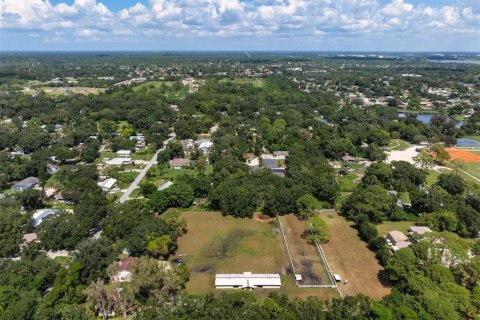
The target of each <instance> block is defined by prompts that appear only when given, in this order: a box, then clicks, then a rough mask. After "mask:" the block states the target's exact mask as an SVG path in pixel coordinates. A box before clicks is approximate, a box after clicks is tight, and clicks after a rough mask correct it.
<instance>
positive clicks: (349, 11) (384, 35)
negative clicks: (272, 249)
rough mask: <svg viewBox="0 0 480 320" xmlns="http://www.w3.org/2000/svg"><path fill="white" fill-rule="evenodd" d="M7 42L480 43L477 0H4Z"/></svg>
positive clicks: (386, 47)
mask: <svg viewBox="0 0 480 320" xmlns="http://www.w3.org/2000/svg"><path fill="white" fill-rule="evenodd" d="M0 6H1V8H0V12H1V14H0V49H2V50H319V51H322V50H349V51H378V50H381V51H480V1H479V0H455V1H446V0H435V1H434V0H420V1H413V0H411V1H408V0H103V1H102V0H2V2H1V4H0Z"/></svg>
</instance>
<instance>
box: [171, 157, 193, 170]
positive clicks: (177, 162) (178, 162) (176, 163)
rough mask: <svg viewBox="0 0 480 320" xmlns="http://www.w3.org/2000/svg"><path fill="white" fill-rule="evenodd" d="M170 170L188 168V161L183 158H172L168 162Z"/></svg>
mask: <svg viewBox="0 0 480 320" xmlns="http://www.w3.org/2000/svg"><path fill="white" fill-rule="evenodd" d="M168 164H169V165H170V168H172V169H182V168H185V167H188V166H190V160H189V159H185V158H174V159H172V160H170V161H169V162H168Z"/></svg>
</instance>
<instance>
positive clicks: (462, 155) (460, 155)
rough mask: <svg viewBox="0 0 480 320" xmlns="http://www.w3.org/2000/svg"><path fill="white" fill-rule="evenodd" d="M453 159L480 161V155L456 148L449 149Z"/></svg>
mask: <svg viewBox="0 0 480 320" xmlns="http://www.w3.org/2000/svg"><path fill="white" fill-rule="evenodd" d="M447 151H448V154H449V155H450V159H451V160H455V159H462V160H463V161H465V162H480V155H478V154H475V153H473V152H469V151H464V150H459V149H455V148H451V149H447Z"/></svg>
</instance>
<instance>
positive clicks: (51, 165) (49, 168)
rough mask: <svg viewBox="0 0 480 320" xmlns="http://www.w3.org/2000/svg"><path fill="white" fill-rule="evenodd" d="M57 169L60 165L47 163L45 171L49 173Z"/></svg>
mask: <svg viewBox="0 0 480 320" xmlns="http://www.w3.org/2000/svg"><path fill="white" fill-rule="evenodd" d="M58 170H60V166H59V165H56V164H53V163H47V172H48V173H49V174H52V173H55V172H57V171H58Z"/></svg>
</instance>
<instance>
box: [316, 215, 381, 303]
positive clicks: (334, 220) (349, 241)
mask: <svg viewBox="0 0 480 320" xmlns="http://www.w3.org/2000/svg"><path fill="white" fill-rule="evenodd" d="M323 215H324V219H325V221H326V222H327V224H328V226H329V227H330V231H331V234H332V237H331V239H330V241H329V242H328V243H326V244H323V245H322V248H323V251H324V252H325V255H326V257H327V260H328V263H329V265H330V268H331V270H332V272H333V273H337V274H339V275H340V276H341V277H342V280H348V283H347V284H344V283H339V284H338V290H339V291H340V293H341V294H342V296H346V295H356V294H358V293H363V294H364V295H367V296H369V297H371V298H374V299H380V298H382V297H383V296H385V295H387V294H389V293H390V288H388V287H386V286H384V285H383V284H382V283H381V281H380V280H379V277H380V274H381V271H382V270H383V268H382V266H381V265H380V264H379V263H378V261H377V259H376V258H375V254H374V253H373V252H372V251H371V250H370V249H368V248H367V245H366V243H365V242H363V241H362V240H360V238H359V237H358V233H357V231H356V230H355V229H354V228H352V224H351V223H350V222H348V221H347V220H345V219H344V218H343V217H340V216H339V215H338V214H337V213H335V212H329V213H326V214H322V216H323Z"/></svg>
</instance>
